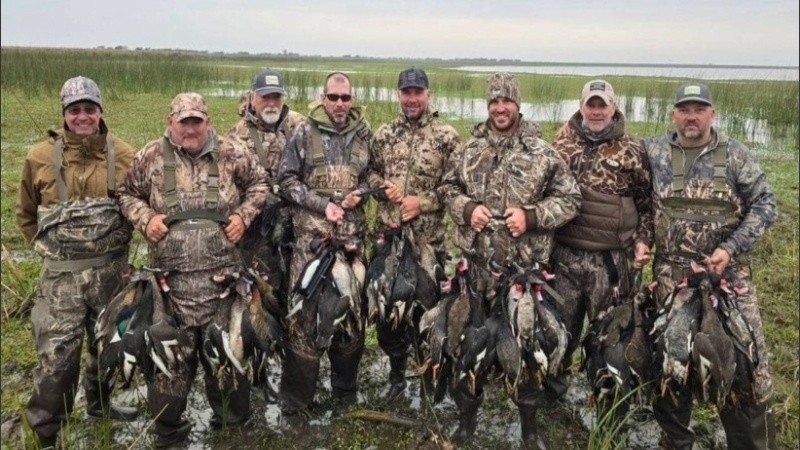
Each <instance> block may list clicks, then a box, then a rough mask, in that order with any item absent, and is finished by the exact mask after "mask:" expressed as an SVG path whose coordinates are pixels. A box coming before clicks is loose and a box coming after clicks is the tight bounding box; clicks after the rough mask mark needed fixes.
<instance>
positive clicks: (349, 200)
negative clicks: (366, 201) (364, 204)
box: [342, 189, 361, 209]
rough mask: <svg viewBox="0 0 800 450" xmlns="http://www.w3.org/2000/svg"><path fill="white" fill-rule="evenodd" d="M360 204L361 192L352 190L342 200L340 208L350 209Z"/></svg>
mask: <svg viewBox="0 0 800 450" xmlns="http://www.w3.org/2000/svg"><path fill="white" fill-rule="evenodd" d="M360 202H361V191H360V190H358V189H354V190H352V191H350V192H349V193H348V194H347V195H346V196H345V197H344V200H342V208H344V209H352V208H355V207H356V206H358V204H359V203H360Z"/></svg>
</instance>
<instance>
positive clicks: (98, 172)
mask: <svg viewBox="0 0 800 450" xmlns="http://www.w3.org/2000/svg"><path fill="white" fill-rule="evenodd" d="M56 134H57V135H58V136H60V137H61V138H62V139H64V157H63V161H62V173H63V175H64V182H65V183H66V187H67V193H68V194H69V196H70V199H71V200H77V199H87V198H97V197H107V196H108V180H107V176H108V174H107V167H106V166H107V163H106V151H105V145H106V136H107V134H108V129H107V128H106V125H105V122H103V120H102V119H101V120H100V133H99V134H96V135H94V136H89V137H86V138H81V137H80V136H78V135H76V134H74V133H72V132H70V131H69V130H64V129H61V130H58V131H57V132H56ZM54 148H55V138H54V137H52V136H51V137H50V138H48V139H47V140H46V141H42V142H40V143H38V144H36V145H35V146H34V147H33V148H31V150H30V151H29V152H28V156H27V157H26V158H25V163H24V164H23V167H22V176H21V179H20V183H19V191H18V192H17V201H16V206H15V212H16V216H17V224H18V225H19V228H20V230H21V231H22V234H23V235H24V236H25V238H26V239H27V240H28V241H31V240H32V239H33V236H34V235H35V234H36V229H37V215H36V210H37V208H38V207H39V206H50V205H54V204H56V203H58V192H57V191H56V172H55V161H54V156H53V153H54ZM133 155H134V150H133V148H132V147H131V146H130V145H128V144H127V143H126V142H124V141H123V140H122V139H120V138H118V137H114V158H115V174H114V176H115V178H116V180H117V188H118V189H119V187H120V186H121V185H122V180H123V179H124V178H125V172H126V171H127V170H128V168H129V167H130V166H131V162H133Z"/></svg>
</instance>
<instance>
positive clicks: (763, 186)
mask: <svg viewBox="0 0 800 450" xmlns="http://www.w3.org/2000/svg"><path fill="white" fill-rule="evenodd" d="M712 133H713V135H714V138H713V140H712V142H711V144H709V145H708V146H707V147H706V149H705V150H704V151H703V152H701V153H700V155H699V156H698V157H697V159H696V160H695V161H693V162H692V163H691V165H690V166H689V169H688V171H687V174H686V177H685V179H684V186H685V188H684V190H683V195H684V196H685V197H689V198H713V197H717V198H718V199H720V200H726V201H729V202H731V203H732V204H733V205H734V206H735V211H734V215H735V217H736V218H737V222H738V224H737V225H736V226H735V227H734V229H733V230H732V232H731V233H729V235H727V236H722V238H720V237H719V236H701V235H697V236H690V234H692V233H690V232H687V231H688V230H685V231H684V233H685V237H686V238H687V239H689V241H690V242H689V246H694V247H695V248H693V249H687V250H694V251H700V252H704V253H705V252H711V251H713V250H714V249H713V248H701V247H707V246H706V245H705V244H701V243H702V242H705V241H709V242H711V241H713V242H712V244H711V246H718V247H720V248H723V249H725V250H726V251H727V252H728V253H729V254H730V255H731V256H732V257H736V256H738V255H741V254H746V253H748V252H750V250H751V249H752V248H753V243H754V242H755V240H756V239H757V238H758V237H760V236H761V235H763V234H764V231H765V230H766V229H767V227H769V226H770V225H772V223H773V222H774V221H775V217H776V215H777V205H776V200H775V195H774V194H773V193H772V189H771V188H770V186H769V183H768V182H767V177H766V175H765V174H764V172H763V171H762V170H761V166H760V165H759V164H758V162H757V161H756V159H755V156H754V155H753V153H752V152H751V151H750V149H748V148H747V147H745V146H744V145H743V144H742V143H740V142H739V141H737V140H735V139H729V138H727V137H726V136H725V135H721V134H719V133H718V132H717V130H716V129H712ZM725 140H727V142H728V145H727V147H728V154H727V166H726V179H727V180H726V181H727V183H726V184H727V192H725V193H722V192H720V193H718V194H714V189H713V173H714V164H713V150H714V149H715V148H717V147H718V145H719V144H720V142H724V141H725ZM643 145H644V148H645V150H646V151H647V156H648V158H649V159H650V168H651V170H652V172H653V197H654V204H653V209H654V222H655V225H654V226H655V227H656V233H655V245H656V251H657V252H659V254H661V253H662V252H664V251H665V250H666V249H667V248H669V247H671V245H670V242H672V241H674V238H675V236H671V234H672V233H670V231H669V229H667V228H671V226H670V222H671V220H670V219H669V218H667V217H666V215H665V206H664V200H665V199H666V198H669V197H672V196H673V195H674V194H673V186H672V181H673V177H672V155H673V153H672V152H673V149H676V150H679V151H681V153H683V151H684V150H683V149H682V148H681V147H680V145H679V144H678V142H677V132H675V131H672V132H669V133H667V134H665V135H662V136H654V137H650V138H647V139H645V140H644V142H643ZM661 228H665V229H661ZM710 232H711V233H715V231H714V230H710ZM692 242H694V243H695V244H691V243H692Z"/></svg>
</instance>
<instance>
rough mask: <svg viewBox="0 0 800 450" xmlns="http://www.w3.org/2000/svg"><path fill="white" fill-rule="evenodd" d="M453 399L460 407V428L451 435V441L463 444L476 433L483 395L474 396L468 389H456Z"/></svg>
mask: <svg viewBox="0 0 800 450" xmlns="http://www.w3.org/2000/svg"><path fill="white" fill-rule="evenodd" d="M452 396H453V400H455V402H456V406H457V407H458V428H456V431H454V432H453V435H452V436H450V442H452V443H453V444H455V445H458V446H460V445H463V444H464V443H466V442H467V441H468V440H469V439H470V438H472V436H473V435H474V434H475V428H476V427H477V425H478V408H480V406H481V403H482V402H483V395H481V396H477V397H476V396H473V395H471V394H470V393H469V392H467V391H466V390H460V389H459V390H456V391H454V392H453V393H452Z"/></svg>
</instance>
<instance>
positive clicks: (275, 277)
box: [228, 69, 305, 301]
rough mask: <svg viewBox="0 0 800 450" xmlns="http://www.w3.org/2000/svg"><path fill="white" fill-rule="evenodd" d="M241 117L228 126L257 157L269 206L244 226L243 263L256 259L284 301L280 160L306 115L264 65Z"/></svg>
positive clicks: (287, 254) (286, 219)
mask: <svg viewBox="0 0 800 450" xmlns="http://www.w3.org/2000/svg"><path fill="white" fill-rule="evenodd" d="M239 115H240V116H241V120H239V122H237V123H236V124H235V125H234V126H233V128H231V129H230V131H228V136H229V137H236V138H238V139H240V140H242V141H243V142H245V143H246V144H247V147H248V148H249V149H250V151H251V152H253V153H254V154H255V155H256V156H258V160H259V162H260V163H261V165H262V166H263V167H264V169H265V171H266V173H267V183H268V184H269V186H270V190H271V191H272V192H271V193H270V194H269V196H268V198H267V206H266V207H265V208H264V210H263V211H262V212H261V213H260V214H259V215H258V216H257V217H256V219H255V220H254V221H253V223H252V224H250V226H249V227H248V228H247V231H246V232H245V235H244V237H243V238H242V240H241V241H239V247H240V248H241V249H242V256H243V257H244V259H245V263H246V264H247V265H253V264H255V265H256V266H257V267H258V269H259V271H260V272H262V273H265V274H266V275H267V276H268V279H269V282H270V284H271V285H272V287H273V288H274V289H275V294H276V298H278V299H280V300H281V301H285V300H286V296H287V295H288V290H289V277H288V275H287V274H288V271H289V261H291V258H292V246H291V243H292V240H293V239H292V229H291V227H292V224H291V216H290V215H289V212H288V208H285V207H284V202H283V200H282V199H281V198H280V197H278V196H277V195H276V194H277V193H278V180H277V175H278V163H279V162H280V158H281V152H282V151H283V148H284V147H285V146H286V142H287V141H288V140H289V138H291V137H292V134H293V133H294V130H295V128H296V127H297V125H298V124H300V122H302V121H303V119H305V117H303V115H302V114H300V113H298V112H296V111H292V110H290V109H289V106H288V105H286V90H285V89H284V83H283V75H281V73H280V72H278V71H277V70H274V69H264V70H262V71H260V72H259V73H257V74H256V75H255V77H253V83H252V85H251V88H250V91H249V92H247V93H246V94H245V96H244V99H243V104H242V105H241V107H240V109H239Z"/></svg>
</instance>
